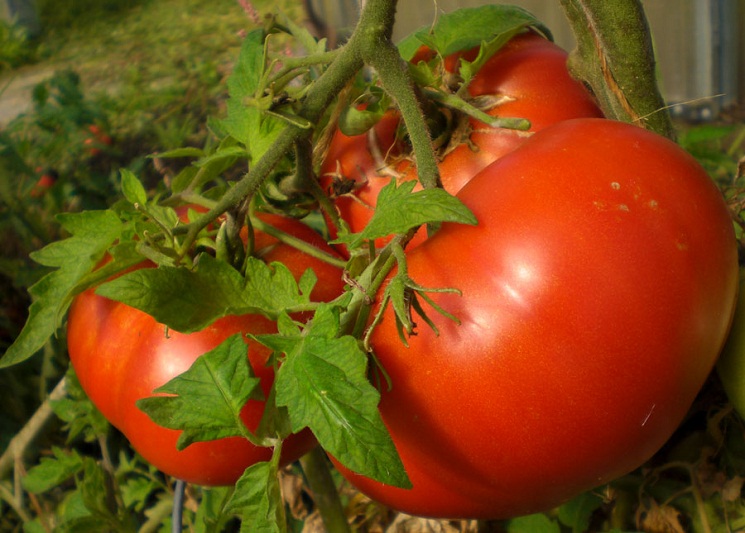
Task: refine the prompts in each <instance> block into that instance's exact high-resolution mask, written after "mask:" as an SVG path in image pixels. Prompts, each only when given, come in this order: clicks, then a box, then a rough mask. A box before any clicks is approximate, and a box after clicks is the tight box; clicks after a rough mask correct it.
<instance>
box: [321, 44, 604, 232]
mask: <svg viewBox="0 0 745 533" xmlns="http://www.w3.org/2000/svg"><path fill="white" fill-rule="evenodd" d="M474 53H475V51H470V52H468V53H466V54H454V55H453V56H449V57H448V58H446V61H444V63H443V67H444V68H445V70H446V71H447V72H448V74H450V75H452V76H454V75H457V71H458V65H459V62H458V59H459V58H460V56H461V55H463V56H465V57H467V58H470V59H472V58H473V57H472V56H473V55H474ZM431 58H432V54H431V52H429V53H428V51H427V50H426V49H425V50H422V51H420V53H419V54H417V55H416V56H415V57H414V59H412V62H418V61H426V60H428V59H431ZM566 61H567V54H566V52H565V51H564V50H562V49H561V48H560V47H558V46H557V45H555V44H554V43H552V42H551V41H548V40H547V39H545V38H543V37H541V36H540V35H538V34H535V33H525V34H522V35H518V36H517V37H515V38H513V39H512V40H511V41H510V42H508V43H507V44H506V45H505V46H504V47H503V48H501V49H500V50H499V51H498V52H497V53H496V54H494V55H493V56H492V57H491V58H490V59H489V60H488V61H487V62H486V63H485V64H484V66H483V67H482V68H481V70H479V72H478V73H477V74H476V75H475V76H474V78H473V80H472V81H471V83H470V84H469V86H468V93H469V95H470V97H471V98H472V99H475V101H478V99H479V98H480V99H482V100H483V101H485V102H487V103H486V104H485V106H486V107H485V111H486V113H487V114H488V115H490V116H492V117H520V118H524V119H527V120H528V121H529V122H530V129H529V130H528V131H521V130H516V129H507V128H494V127H489V126H487V125H486V124H484V123H483V122H480V121H479V120H477V119H475V118H468V119H467V120H465V121H462V122H461V123H459V124H458V125H457V126H456V127H455V131H453V132H451V135H450V137H451V138H450V142H448V143H445V144H444V145H443V147H442V150H441V153H440V154H439V157H440V164H439V170H440V179H441V181H442V185H443V188H444V189H445V190H446V191H448V192H449V193H451V194H456V193H457V192H458V191H459V190H460V189H461V188H462V187H463V186H464V185H465V184H466V183H467V182H468V180H470V178H471V177H473V176H474V175H475V174H476V173H477V172H478V171H480V170H481V169H483V168H484V167H486V166H487V165H488V164H490V163H491V162H493V161H495V160H497V159H499V158H500V157H501V156H503V155H504V154H506V153H508V152H510V151H512V150H514V149H515V148H517V147H518V146H520V145H521V144H522V143H523V142H524V141H525V140H526V139H527V138H528V137H529V136H530V135H531V134H532V133H534V132H536V131H539V130H541V129H543V128H545V127H547V126H549V125H551V124H554V123H556V122H560V121H562V120H566V119H569V118H578V117H600V116H602V113H601V111H600V109H599V108H598V107H597V105H596V103H595V101H594V100H593V98H592V97H591V95H590V94H589V93H588V92H587V90H586V89H585V88H584V86H583V85H582V84H581V83H580V82H578V81H577V80H575V79H573V78H572V77H571V76H570V75H569V72H568V71H567V68H566ZM400 126H401V124H400V117H399V115H398V114H397V113H396V112H389V113H387V114H386V115H385V116H384V117H383V118H382V119H381V120H380V121H379V122H378V124H377V125H376V126H375V127H374V129H373V130H371V131H370V132H368V133H367V134H362V135H354V136H347V135H344V134H343V133H342V132H341V131H337V132H336V133H335V135H334V138H333V140H332V142H331V145H330V147H329V151H328V155H327V156H326V158H325V160H324V162H323V164H322V166H321V172H320V175H321V184H322V185H323V186H324V187H325V188H326V189H327V190H329V191H330V193H331V194H332V195H333V196H335V197H336V207H337V208H338V210H339V213H340V215H341V218H342V219H343V220H344V221H345V222H346V223H347V224H348V225H349V229H350V231H351V232H353V233H356V232H359V231H361V230H362V228H364V227H365V225H366V224H367V222H369V220H370V219H371V218H372V214H373V210H374V207H375V205H376V201H377V197H378V194H379V193H380V190H381V189H382V188H383V187H384V186H385V185H386V184H387V183H388V182H389V181H390V179H391V176H394V175H395V176H397V179H399V180H416V179H417V174H416V166H415V165H414V164H413V163H412V161H411V158H410V154H408V153H407V150H406V146H405V145H404V143H403V142H401V140H400V136H399V135H398V133H399V128H400ZM381 155H382V156H384V158H383V159H381ZM333 229H334V228H332V232H333ZM423 237H424V236H423V235H421V236H417V239H416V241H415V242H417V243H418V242H421V241H422V240H423ZM385 242H386V239H380V240H379V241H377V243H376V244H378V245H382V244H384V243H385Z"/></svg>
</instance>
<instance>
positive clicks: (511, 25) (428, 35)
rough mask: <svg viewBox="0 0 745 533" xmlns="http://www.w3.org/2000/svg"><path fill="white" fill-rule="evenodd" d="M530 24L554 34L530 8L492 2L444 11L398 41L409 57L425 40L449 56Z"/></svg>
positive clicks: (545, 33) (548, 35)
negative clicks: (448, 11)
mask: <svg viewBox="0 0 745 533" xmlns="http://www.w3.org/2000/svg"><path fill="white" fill-rule="evenodd" d="M526 27H535V28H537V29H538V30H539V31H540V32H541V33H543V34H544V35H546V36H547V37H549V38H550V36H551V32H550V31H549V30H548V28H546V27H545V26H544V25H543V24H541V22H540V21H539V20H538V19H536V18H535V16H533V15H532V14H531V13H530V12H528V11H527V10H525V9H523V8H520V7H517V6H511V5H502V4H489V5H484V6H478V7H471V8H463V9H458V10H456V11H452V12H450V13H446V14H443V15H441V16H440V17H439V18H438V19H437V23H436V24H435V25H433V26H432V25H430V26H425V27H423V28H422V29H420V30H418V31H416V32H414V33H413V34H412V35H410V36H409V37H407V38H405V39H404V40H402V41H401V43H400V44H399V45H398V48H399V51H400V53H401V56H402V57H403V58H404V59H405V60H407V61H408V60H410V59H411V58H412V57H414V54H416V52H417V50H418V49H419V47H420V46H421V45H422V44H424V45H427V46H428V47H429V48H431V49H432V50H435V51H436V52H438V53H439V54H440V55H442V56H443V57H444V56H448V55H450V54H454V53H456V52H460V51H463V50H470V49H471V48H474V47H476V46H480V45H481V43H483V42H489V41H492V40H493V39H494V38H495V37H499V36H500V35H502V34H508V33H512V34H513V35H514V34H515V33H516V32H517V31H520V30H522V29H523V28H526Z"/></svg>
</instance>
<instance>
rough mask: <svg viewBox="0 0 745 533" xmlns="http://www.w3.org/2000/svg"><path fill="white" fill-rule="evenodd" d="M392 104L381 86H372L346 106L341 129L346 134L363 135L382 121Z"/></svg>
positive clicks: (340, 119) (340, 120) (340, 123)
mask: <svg viewBox="0 0 745 533" xmlns="http://www.w3.org/2000/svg"><path fill="white" fill-rule="evenodd" d="M390 105H391V99H390V97H389V96H388V95H387V93H385V92H384V91H383V90H382V89H381V88H380V87H374V86H373V87H370V88H369V89H368V92H366V93H365V94H364V95H363V96H362V97H360V98H359V99H357V100H356V101H355V102H354V103H353V104H352V105H349V106H346V107H344V109H343V110H342V112H341V116H340V117H339V129H340V130H341V132H342V133H343V134H344V135H348V136H353V135H361V134H363V133H365V132H366V131H368V130H369V129H370V128H372V127H373V126H375V124H377V123H378V121H380V119H381V118H382V117H383V115H384V114H385V112H386V111H387V110H388V109H389V107H390Z"/></svg>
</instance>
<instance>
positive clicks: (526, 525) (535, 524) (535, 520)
mask: <svg viewBox="0 0 745 533" xmlns="http://www.w3.org/2000/svg"><path fill="white" fill-rule="evenodd" d="M507 533H561V528H560V527H559V524H558V523H556V521H555V520H552V519H550V518H549V517H548V516H546V515H545V514H541V513H536V514H531V515H526V516H521V517H518V518H513V519H512V520H510V521H509V522H508V523H507Z"/></svg>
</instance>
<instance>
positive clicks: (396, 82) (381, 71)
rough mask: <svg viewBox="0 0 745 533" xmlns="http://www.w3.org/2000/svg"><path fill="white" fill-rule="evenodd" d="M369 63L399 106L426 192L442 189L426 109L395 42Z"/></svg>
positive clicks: (369, 59)
mask: <svg viewBox="0 0 745 533" xmlns="http://www.w3.org/2000/svg"><path fill="white" fill-rule="evenodd" d="M365 59H366V60H367V62H368V63H369V64H370V65H371V66H372V67H373V68H375V70H376V71H377V72H378V75H379V76H380V81H381V83H382V84H383V87H384V88H385V90H386V92H387V93H388V94H390V95H391V96H392V97H393V98H394V99H395V100H396V103H397V104H398V108H399V109H400V111H401V117H402V118H403V121H404V124H406V130H407V131H408V133H409V139H410V140H411V146H412V148H413V149H414V155H415V157H416V165H417V174H418V175H419V181H420V182H421V184H422V186H423V187H424V188H434V187H439V186H440V171H439V169H438V168H437V159H436V158H435V154H434V150H433V147H432V139H431V138H430V135H429V130H428V128H427V124H426V121H425V119H424V114H423V113H422V108H421V106H420V105H419V101H418V100H417V98H416V93H415V92H414V84H413V81H412V80H411V77H410V76H409V69H408V68H407V66H406V63H405V62H404V61H403V59H401V55H400V54H399V52H398V49H397V48H396V47H395V46H394V45H393V43H392V42H388V43H386V44H383V45H381V46H378V47H377V48H376V49H375V51H374V54H370V55H369V57H368V56H366V57H365Z"/></svg>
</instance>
